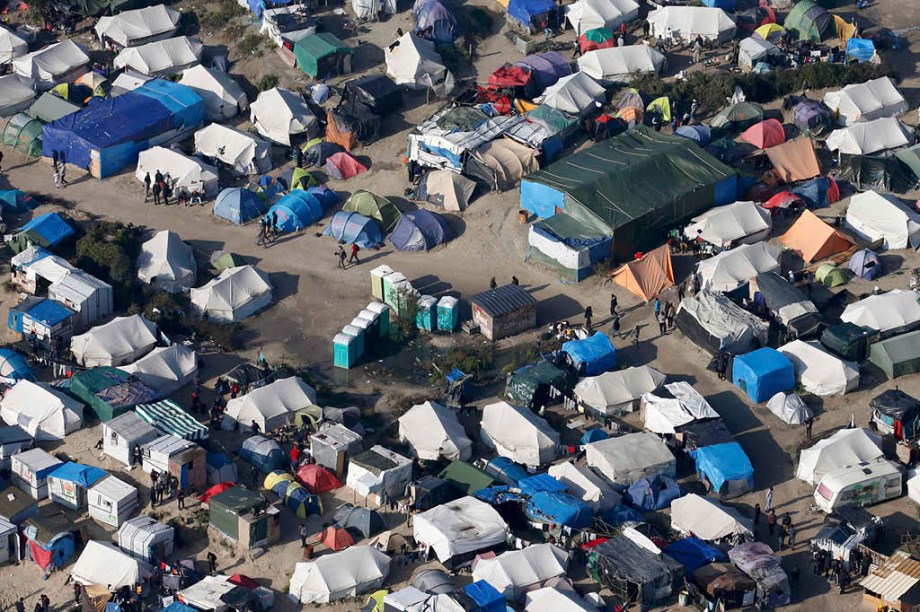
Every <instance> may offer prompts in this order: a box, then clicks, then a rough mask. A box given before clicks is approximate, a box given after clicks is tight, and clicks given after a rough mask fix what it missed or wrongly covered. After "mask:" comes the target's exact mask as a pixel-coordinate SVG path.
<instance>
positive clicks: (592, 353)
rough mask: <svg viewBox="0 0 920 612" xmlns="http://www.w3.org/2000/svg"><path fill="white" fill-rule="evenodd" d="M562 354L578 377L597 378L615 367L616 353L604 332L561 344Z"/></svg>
mask: <svg viewBox="0 0 920 612" xmlns="http://www.w3.org/2000/svg"><path fill="white" fill-rule="evenodd" d="M562 352H563V353H565V354H566V355H568V356H569V359H570V360H571V362H572V368H573V369H574V370H575V371H576V372H577V373H578V375H579V376H598V375H599V374H603V373H604V372H607V371H609V370H612V369H613V368H615V367H616V365H617V351H616V349H615V348H614V347H613V344H612V343H611V342H610V338H608V337H607V334H605V333H604V332H595V333H594V335H593V336H588V337H587V338H585V339H583V340H569V341H568V342H565V343H563V345H562Z"/></svg>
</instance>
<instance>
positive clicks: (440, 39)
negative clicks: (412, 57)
mask: <svg viewBox="0 0 920 612" xmlns="http://www.w3.org/2000/svg"><path fill="white" fill-rule="evenodd" d="M412 16H413V17H414V18H415V33H416V34H418V35H419V36H420V37H422V38H427V39H428V40H430V41H432V42H433V43H435V44H438V45H452V44H453V43H454V41H455V40H457V20H456V19H455V18H454V15H453V13H451V12H450V10H449V9H448V8H447V7H445V6H444V5H443V4H441V3H440V2H438V0H419V1H418V2H416V3H415V6H413V7H412Z"/></svg>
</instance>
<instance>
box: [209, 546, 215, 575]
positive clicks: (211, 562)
mask: <svg viewBox="0 0 920 612" xmlns="http://www.w3.org/2000/svg"><path fill="white" fill-rule="evenodd" d="M207 559H208V571H209V572H210V573H211V575H212V576H213V575H214V574H216V573H217V555H215V554H214V552H213V551H210V550H209V551H208V557H207Z"/></svg>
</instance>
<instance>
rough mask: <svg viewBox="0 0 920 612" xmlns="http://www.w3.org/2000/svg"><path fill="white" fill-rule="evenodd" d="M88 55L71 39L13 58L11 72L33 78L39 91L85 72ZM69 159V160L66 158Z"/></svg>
mask: <svg viewBox="0 0 920 612" xmlns="http://www.w3.org/2000/svg"><path fill="white" fill-rule="evenodd" d="M87 64H89V56H88V55H87V54H86V51H84V49H83V47H81V46H80V45H78V44H77V43H75V42H74V41H73V40H71V39H69V38H68V39H65V40H63V41H61V42H59V43H55V44H53V45H48V46H47V47H43V48H42V49H39V50H38V51H33V52H32V53H29V54H27V55H23V56H20V57H17V58H15V59H14V60H13V72H15V73H16V74H18V75H19V76H23V77H26V78H29V79H34V80H35V83H36V88H37V89H38V90H39V91H47V90H49V89H51V88H52V87H54V86H55V85H57V84H58V83H69V82H71V81H73V80H74V79H76V78H77V77H79V76H80V75H81V74H83V73H84V72H86V66H87ZM68 161H70V160H68Z"/></svg>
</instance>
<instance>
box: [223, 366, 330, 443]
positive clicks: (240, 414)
mask: <svg viewBox="0 0 920 612" xmlns="http://www.w3.org/2000/svg"><path fill="white" fill-rule="evenodd" d="M315 403H316V391H314V390H313V388H312V387H311V386H310V385H308V384H307V383H305V382H304V381H303V380H302V379H301V378H300V377H299V376H292V377H290V378H282V379H281V380H276V381H274V382H272V383H270V384H268V385H265V386H264V387H259V388H258V389H253V390H252V391H250V392H249V393H247V394H246V395H242V396H240V397H237V398H234V399H232V400H230V401H229V402H227V408H226V410H224V420H223V422H222V423H221V428H223V429H227V430H231V429H233V428H234V424H235V423H239V427H240V429H246V428H248V427H250V426H251V425H252V424H253V423H256V424H257V425H258V426H259V431H263V432H268V431H271V430H273V429H275V428H276V427H280V426H282V425H288V424H290V423H293V422H294V413H295V412H297V411H298V410H301V409H302V408H306V407H307V406H312V405H314V404H315Z"/></svg>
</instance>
